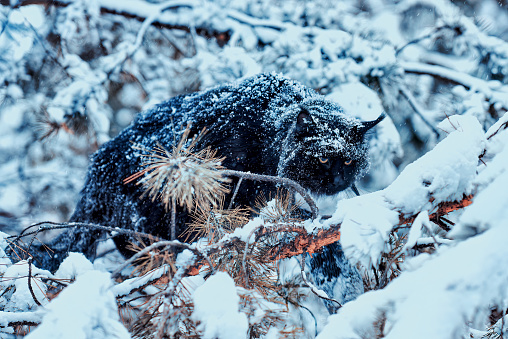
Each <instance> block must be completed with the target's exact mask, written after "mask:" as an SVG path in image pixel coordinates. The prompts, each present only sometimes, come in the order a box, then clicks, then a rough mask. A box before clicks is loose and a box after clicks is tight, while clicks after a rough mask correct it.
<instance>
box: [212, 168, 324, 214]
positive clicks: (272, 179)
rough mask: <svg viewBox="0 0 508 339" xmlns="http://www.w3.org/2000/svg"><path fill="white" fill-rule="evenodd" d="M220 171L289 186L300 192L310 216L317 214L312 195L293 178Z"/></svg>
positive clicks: (228, 174)
mask: <svg viewBox="0 0 508 339" xmlns="http://www.w3.org/2000/svg"><path fill="white" fill-rule="evenodd" d="M222 173H223V174H224V175H225V176H235V177H239V178H245V179H250V180H257V181H267V182H272V183H276V184H281V185H283V186H284V187H286V188H289V189H290V190H293V191H294V192H297V193H298V194H300V195H301V196H302V197H303V199H304V200H305V202H306V203H307V204H308V205H309V207H310V210H311V213H312V218H313V219H317V217H318V215H319V210H318V208H317V206H316V203H315V202H314V200H313V199H312V197H311V196H310V195H309V194H308V193H307V191H306V190H305V188H303V187H302V186H301V185H300V184H299V183H297V182H296V181H294V180H291V179H288V178H283V177H276V176H272V175H264V174H255V173H248V172H241V171H234V170H223V171H222Z"/></svg>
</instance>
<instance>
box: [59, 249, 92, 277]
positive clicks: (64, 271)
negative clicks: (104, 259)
mask: <svg viewBox="0 0 508 339" xmlns="http://www.w3.org/2000/svg"><path fill="white" fill-rule="evenodd" d="M91 270H93V264H92V263H91V262H90V260H88V259H87V258H86V257H85V256H84V254H83V253H74V252H71V253H69V256H68V257H67V258H65V259H64V261H63V262H62V263H61V264H60V266H59V267H58V270H57V271H56V272H55V278H58V279H76V277H78V276H80V275H82V274H84V273H86V272H88V271H91Z"/></svg>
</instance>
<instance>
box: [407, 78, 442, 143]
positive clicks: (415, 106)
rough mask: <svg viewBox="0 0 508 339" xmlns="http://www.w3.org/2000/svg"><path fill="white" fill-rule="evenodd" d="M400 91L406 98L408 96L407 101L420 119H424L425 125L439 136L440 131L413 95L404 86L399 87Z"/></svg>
mask: <svg viewBox="0 0 508 339" xmlns="http://www.w3.org/2000/svg"><path fill="white" fill-rule="evenodd" d="M399 93H400V94H402V96H403V97H404V98H406V100H407V102H408V103H409V106H411V108H412V109H413V111H414V112H415V113H416V115H418V116H419V117H420V119H422V121H423V122H424V123H425V125H427V126H429V128H430V129H431V130H432V132H434V134H435V135H436V138H439V131H438V130H437V129H436V128H435V127H434V126H433V125H432V124H431V123H430V122H429V121H428V120H427V118H425V116H424V115H423V112H422V109H421V108H420V105H418V103H417V102H416V100H415V98H414V97H413V95H412V94H411V93H409V91H408V90H407V89H405V88H403V87H400V88H399Z"/></svg>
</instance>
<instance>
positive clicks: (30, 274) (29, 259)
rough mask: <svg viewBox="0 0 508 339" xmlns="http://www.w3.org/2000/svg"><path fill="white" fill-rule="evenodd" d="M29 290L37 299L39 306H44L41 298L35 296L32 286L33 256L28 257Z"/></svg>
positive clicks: (34, 298) (35, 299)
mask: <svg viewBox="0 0 508 339" xmlns="http://www.w3.org/2000/svg"><path fill="white" fill-rule="evenodd" d="M28 290H29V291H30V294H31V295H32V299H33V300H34V301H35V303H36V304H37V306H42V304H41V303H40V302H39V300H37V297H36V296H35V293H34V290H33V288H32V258H28Z"/></svg>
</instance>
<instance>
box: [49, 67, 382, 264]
mask: <svg viewBox="0 0 508 339" xmlns="http://www.w3.org/2000/svg"><path fill="white" fill-rule="evenodd" d="M382 118H383V116H381V117H380V118H379V119H377V120H375V121H372V122H361V121H359V120H357V119H355V118H353V117H351V116H349V115H347V114H345V113H344V112H343V110H342V108H341V107H340V106H339V105H337V104H335V103H332V102H330V101H327V100H325V99H324V98H323V97H322V96H321V95H318V94H317V93H315V92H314V91H313V90H312V89H309V88H306V87H304V86H303V85H301V84H299V83H297V82H295V81H292V80H289V79H287V78H284V77H282V76H280V75H275V74H261V75H257V76H254V77H251V78H248V79H246V80H244V81H241V82H235V83H231V84H225V85H220V86H217V87H215V88H212V89H210V90H207V91H203V92H197V93H193V94H189V95H181V96H177V97H174V98H172V99H170V100H168V101H166V102H163V103H161V104H159V105H157V106H156V107H154V108H153V109H151V110H148V111H146V112H143V113H140V114H139V115H138V117H137V118H136V119H135V121H134V122H133V123H132V124H131V125H130V126H129V127H127V128H126V129H125V130H123V131H122V132H121V133H120V135H118V136H117V137H116V138H114V139H112V140H111V141H110V142H108V143H106V144H105V145H103V146H102V147H101V149H99V150H98V151H97V152H96V153H95V154H94V156H93V158H92V163H91V166H90V169H89V172H88V175H87V178H86V183H85V186H84V189H83V191H82V193H81V199H80V201H79V203H78V205H77V207H76V210H75V212H74V215H73V216H72V218H71V221H81V222H90V223H96V224H101V225H107V226H113V227H120V228H126V229H132V230H136V231H141V232H145V233H151V234H154V235H156V236H159V237H162V238H166V239H169V234H170V233H169V232H170V227H169V225H170V217H169V214H168V212H167V211H166V210H165V209H164V207H163V206H162V204H160V203H158V202H152V201H151V199H147V198H145V199H140V196H141V195H142V193H143V190H144V188H143V187H142V186H137V185H135V183H130V184H124V183H123V180H124V179H125V178H127V177H128V176H130V175H132V174H134V173H136V172H138V171H139V170H141V169H142V167H141V160H142V159H141V157H140V154H141V153H142V152H140V151H139V150H138V149H135V148H133V147H132V145H133V143H134V144H135V145H138V146H139V145H141V146H142V147H144V148H146V149H151V148H153V147H155V146H157V144H160V145H162V146H163V147H165V148H166V149H171V147H172V145H174V142H175V140H179V138H180V136H181V135H182V132H183V130H184V129H185V127H186V126H187V123H188V122H190V123H191V124H192V125H191V126H192V130H191V137H192V136H193V135H196V134H197V133H198V132H199V131H200V130H201V129H202V128H204V127H206V129H207V130H208V133H207V134H206V135H205V136H204V137H203V138H202V139H201V141H200V142H199V143H198V145H197V147H196V150H199V149H201V148H204V147H211V148H212V149H215V150H217V152H218V156H223V157H225V160H224V161H223V166H224V167H225V168H227V169H234V170H239V171H250V172H252V173H259V174H267V175H273V176H282V177H287V178H290V179H293V180H296V181H297V182H298V183H300V184H301V185H302V186H303V187H304V188H306V189H308V190H309V191H311V192H312V193H315V194H326V195H332V194H335V193H337V192H339V191H342V190H344V189H347V188H348V187H352V185H353V184H354V182H355V180H357V179H358V178H359V177H361V175H362V174H363V173H364V172H365V171H366V169H367V167H368V161H367V159H368V154H367V153H368V142H367V141H366V140H365V134H366V132H367V131H368V130H369V129H370V128H372V127H373V126H374V125H376V124H377V123H378V122H379V121H381V120H382ZM353 187H354V186H353ZM274 190H275V186H274V185H273V184H268V183H261V182H254V181H249V180H244V181H243V183H242V185H241V187H240V191H239V193H238V196H237V197H236V199H235V204H236V205H250V206H252V205H253V203H254V201H255V199H256V197H257V196H258V195H259V194H260V193H262V192H263V193H264V194H265V196H268V193H269V192H273V191H274ZM355 190H356V189H355ZM229 197H230V196H228V199H229ZM228 203H229V201H226V206H227V205H228ZM177 216H178V230H177V237H179V236H180V235H181V234H182V232H183V231H184V230H185V227H186V224H185V223H186V222H187V221H188V216H187V214H186V213H185V212H184V211H183V209H180V208H179V209H178V214H177ZM97 238H99V233H98V232H95V231H89V230H86V229H85V230H84V229H76V230H72V231H70V232H68V233H67V234H66V235H65V236H64V237H60V238H59V240H58V241H57V242H55V243H53V244H50V246H51V247H53V249H54V250H56V253H57V255H60V256H63V255H65V253H66V252H68V251H80V252H84V253H85V254H87V255H88V256H90V257H93V255H94V253H93V252H94V246H92V245H93V244H94V242H95V241H96V240H97ZM130 240H131V239H127V238H125V237H116V238H115V242H116V243H117V247H118V248H119V250H120V251H121V252H122V253H124V254H126V255H128V251H126V249H125V248H126V242H127V241H130ZM334 248H335V247H334ZM334 251H335V250H334ZM329 255H330V254H329V253H328V254H325V256H329ZM61 259H62V258H57V260H56V261H55V262H58V261H60V260H61ZM318 259H319V258H318ZM46 266H48V265H46ZM49 266H50V267H52V268H54V267H55V265H52V264H50V265H49Z"/></svg>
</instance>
